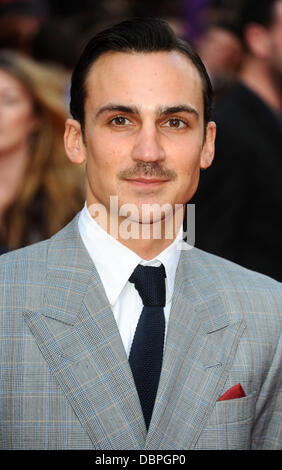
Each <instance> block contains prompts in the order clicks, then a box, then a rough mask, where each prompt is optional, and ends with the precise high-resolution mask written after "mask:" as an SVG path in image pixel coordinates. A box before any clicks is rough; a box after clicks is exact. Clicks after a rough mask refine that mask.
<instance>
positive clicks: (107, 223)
mask: <svg viewBox="0 0 282 470" xmlns="http://www.w3.org/2000/svg"><path fill="white" fill-rule="evenodd" d="M88 210H89V212H90V214H91V216H92V217H93V218H94V219H95V221H96V222H97V223H98V224H99V225H100V226H101V227H102V228H103V229H104V230H105V231H106V232H107V233H108V234H109V235H111V236H112V237H114V238H115V239H116V240H118V241H119V242H120V243H121V244H123V245H124V246H126V247H127V248H129V249H130V250H131V251H134V253H136V254H137V255H138V256H140V257H141V258H142V259H145V260H151V259H153V258H155V257H156V256H157V255H158V254H159V253H161V252H162V251H163V250H165V249H166V248H167V247H168V246H169V245H171V244H172V243H173V241H174V240H175V238H176V236H177V234H178V232H179V230H180V228H181V226H182V224H183V217H184V206H183V207H182V210H181V207H180V208H178V210H177V211H176V212H175V213H173V214H170V215H169V216H167V217H166V218H164V219H161V220H159V221H157V222H153V223H147V224H146V223H139V222H136V221H134V220H130V219H126V218H124V217H120V216H118V215H116V214H109V215H108V214H107V215H108V216H107V217H106V218H105V217H99V216H98V217H95V215H94V214H92V213H91V208H90V207H89V206H88ZM104 215H105V214H104Z"/></svg>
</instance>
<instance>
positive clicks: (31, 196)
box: [0, 50, 84, 251]
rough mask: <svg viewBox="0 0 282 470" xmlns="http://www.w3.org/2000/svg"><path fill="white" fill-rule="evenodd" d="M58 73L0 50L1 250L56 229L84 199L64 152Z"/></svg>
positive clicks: (76, 173) (79, 175) (63, 112)
mask: <svg viewBox="0 0 282 470" xmlns="http://www.w3.org/2000/svg"><path fill="white" fill-rule="evenodd" d="M62 90H63V81H62V77H61V76H60V75H58V74H54V73H53V71H52V70H48V69H46V68H44V67H42V66H41V65H39V64H36V63H35V62H34V61H32V60H31V59H29V58H27V57H24V56H21V55H19V54H18V53H15V52H11V51H4V50H2V51H0V246H1V251H8V250H11V249H14V248H19V247H22V246H25V245H28V244H30V243H34V242H37V241H39V240H42V239H44V238H46V236H50V235H52V234H54V233H55V232H57V231H58V230H59V229H60V228H61V227H63V226H64V225H65V224H66V223H67V222H68V221H69V220H70V219H71V218H72V217H73V215H74V214H75V213H76V212H77V211H78V210H79V209H80V207H81V205H82V201H83V200H84V189H83V183H82V172H80V171H79V170H77V169H75V168H74V167H73V166H72V165H71V164H70V163H69V161H68V159H67V158H66V156H65V151H64V147H63V133H64V123H65V119H66V117H67V113H66V110H65V108H64V105H63V99H62Z"/></svg>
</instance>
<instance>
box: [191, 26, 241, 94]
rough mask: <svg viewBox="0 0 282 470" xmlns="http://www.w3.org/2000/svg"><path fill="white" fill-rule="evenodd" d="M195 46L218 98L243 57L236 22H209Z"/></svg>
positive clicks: (231, 81)
mask: <svg viewBox="0 0 282 470" xmlns="http://www.w3.org/2000/svg"><path fill="white" fill-rule="evenodd" d="M195 47H196V49H197V52H198V54H199V55H200V57H201V58H202V60H203V62H204V64H205V66H206V68H207V70H208V73H209V76H210V79H211V82H212V85H213V90H214V93H215V97H216V98H218V97H219V96H221V94H222V93H223V92H224V91H225V90H226V89H227V88H228V87H229V86H230V85H231V84H232V83H233V81H234V80H235V79H236V76H237V73H238V70H239V67H240V65H241V62H242V58H243V46H242V43H241V40H240V38H239V35H238V31H237V28H236V24H234V23H233V22H231V21H228V20H226V21H225V20H219V21H216V22H215V23H211V24H209V25H208V26H207V28H206V29H205V32H204V33H203V34H202V35H201V36H200V37H199V39H198V41H197V43H196V44H195Z"/></svg>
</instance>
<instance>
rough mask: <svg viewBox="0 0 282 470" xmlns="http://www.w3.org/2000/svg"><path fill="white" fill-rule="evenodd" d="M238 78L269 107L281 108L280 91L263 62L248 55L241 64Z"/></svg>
mask: <svg viewBox="0 0 282 470" xmlns="http://www.w3.org/2000/svg"><path fill="white" fill-rule="evenodd" d="M239 78H240V80H241V81H242V82H243V83H244V84H245V85H246V86H248V87H249V88H250V89H251V90H253V91H254V92H255V93H257V95H259V96H260V97H261V98H262V99H263V100H264V101H265V102H266V103H267V104H268V105H269V106H270V107H271V108H274V109H276V110H281V104H282V103H281V92H280V90H279V87H278V85H277V84H276V80H275V79H274V76H273V74H272V72H271V70H270V69H269V67H268V66H267V64H265V62H263V61H260V60H258V59H256V58H253V57H248V59H247V60H246V61H245V62H244V64H243V66H242V69H241V71H240V73H239Z"/></svg>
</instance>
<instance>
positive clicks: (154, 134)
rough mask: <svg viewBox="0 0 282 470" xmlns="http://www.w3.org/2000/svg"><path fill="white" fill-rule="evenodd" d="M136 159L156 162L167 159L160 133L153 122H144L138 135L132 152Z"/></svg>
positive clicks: (133, 157)
mask: <svg viewBox="0 0 282 470" xmlns="http://www.w3.org/2000/svg"><path fill="white" fill-rule="evenodd" d="M131 156H132V159H133V160H134V161H144V162H156V161H161V160H164V159H165V151H164V149H163V147H162V145H161V142H160V135H159V134H158V130H157V128H156V126H155V125H154V124H152V123H148V124H145V123H143V125H142V127H141V128H140V131H139V132H138V134H137V136H136V140H135V142H134V145H133V148H132V152H131Z"/></svg>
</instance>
